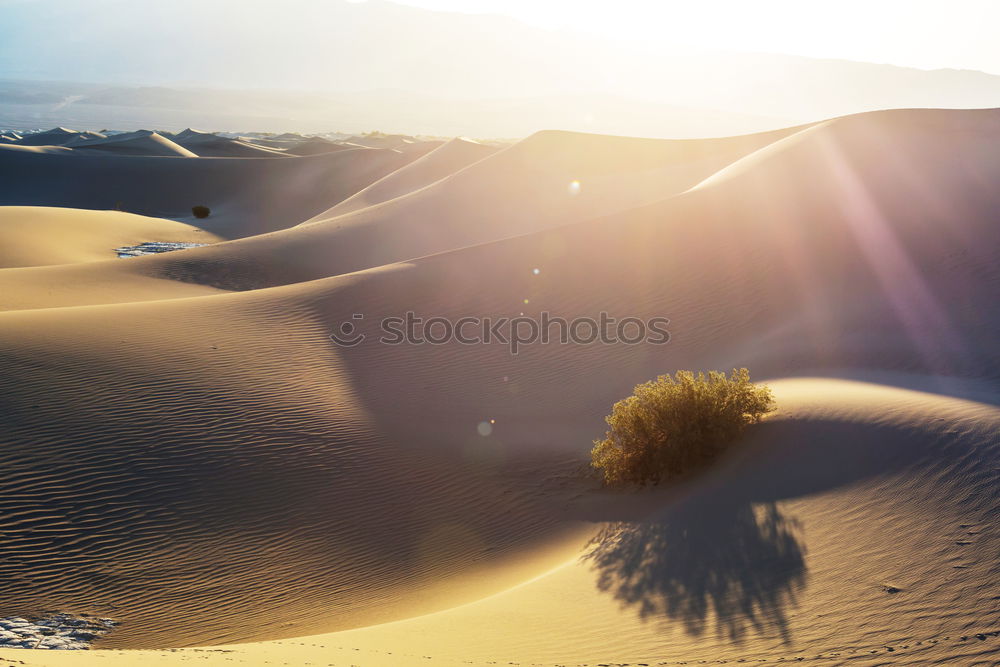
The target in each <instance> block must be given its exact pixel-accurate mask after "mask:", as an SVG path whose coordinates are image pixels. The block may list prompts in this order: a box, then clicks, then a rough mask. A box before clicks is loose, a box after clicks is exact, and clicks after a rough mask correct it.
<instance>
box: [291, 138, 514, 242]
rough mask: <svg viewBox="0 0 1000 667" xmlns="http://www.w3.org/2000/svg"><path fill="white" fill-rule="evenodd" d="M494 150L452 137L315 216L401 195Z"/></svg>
mask: <svg viewBox="0 0 1000 667" xmlns="http://www.w3.org/2000/svg"><path fill="white" fill-rule="evenodd" d="M496 151H497V149H496V147H494V146H486V145H483V144H479V143H476V142H475V141H469V140H468V139H452V140H451V141H449V142H447V143H445V144H443V145H441V146H440V147H438V148H435V149H434V150H432V151H431V152H429V153H427V154H426V155H424V156H422V157H420V158H418V159H416V160H414V161H413V162H411V163H410V164H408V165H406V166H405V167H402V168H401V169H397V170H396V171H394V172H392V173H391V174H389V175H388V176H386V177H385V178H382V179H380V180H378V181H376V182H375V183H372V184H371V185H369V186H368V187H367V188H365V189H364V190H362V191H361V192H358V193H357V194H355V195H352V196H351V197H348V198H347V199H345V200H344V201H342V202H340V203H339V204H337V205H336V206H334V207H333V208H330V209H328V210H326V211H324V212H323V213H321V214H320V215H319V216H317V219H318V220H327V219H330V218H332V217H335V216H338V215H344V214H345V213H351V212H352V211H357V210H359V209H362V208H367V207H369V206H374V205H375V204H381V203H382V202H386V201H389V200H390V199H395V198H396V197H402V196H403V195H405V194H408V193H410V192H413V191H414V190H419V189H420V188H423V187H426V186H428V185H431V184H432V183H435V182H437V181H439V180H441V179H442V178H444V177H446V176H449V175H451V174H453V173H455V172H456V171H458V170H460V169H462V168H464V167H466V166H468V165H470V164H472V163H474V162H477V161H479V160H482V159H483V158H485V157H487V156H489V155H492V154H493V153H495V152H496ZM315 221H316V220H307V221H305V222H304V223H302V224H311V223H313V222H315Z"/></svg>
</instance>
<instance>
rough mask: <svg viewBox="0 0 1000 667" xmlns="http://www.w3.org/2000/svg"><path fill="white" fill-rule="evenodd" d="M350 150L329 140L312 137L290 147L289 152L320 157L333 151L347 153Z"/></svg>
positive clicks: (348, 147)
mask: <svg viewBox="0 0 1000 667" xmlns="http://www.w3.org/2000/svg"><path fill="white" fill-rule="evenodd" d="M350 148H351V147H350V146H345V145H344V144H339V143H337V142H335V141H330V140H329V139H324V138H322V137H312V138H310V139H306V140H304V141H298V142H295V143H293V144H292V145H291V146H289V147H288V152H289V153H291V154H292V155H318V154H320V153H332V152H333V151H345V150H349V149H350Z"/></svg>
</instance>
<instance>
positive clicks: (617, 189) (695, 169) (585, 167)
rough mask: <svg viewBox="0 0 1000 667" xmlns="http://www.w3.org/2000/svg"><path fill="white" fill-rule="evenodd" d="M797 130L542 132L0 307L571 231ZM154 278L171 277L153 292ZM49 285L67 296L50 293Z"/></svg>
mask: <svg viewBox="0 0 1000 667" xmlns="http://www.w3.org/2000/svg"><path fill="white" fill-rule="evenodd" d="M793 131H794V129H792V130H784V131H780V132H773V133H766V134H762V135H750V136H747V137H736V138H733V139H711V140H705V141H703V142H702V141H664V140H645V139H634V138H622V137H601V136H596V135H581V134H575V133H562V132H547V133H540V134H538V135H535V136H533V137H531V138H529V139H527V140H525V141H524V142H522V143H521V144H518V145H516V146H514V147H512V148H510V149H508V150H506V151H501V152H499V153H495V154H494V155H492V156H488V157H487V158H485V159H483V160H480V161H479V162H477V163H475V164H473V165H470V166H469V167H467V168H465V169H460V170H459V171H458V172H457V173H456V174H455V175H454V176H452V177H446V178H445V179H443V180H440V181H438V182H436V183H434V184H432V185H431V186H428V187H425V188H422V189H420V190H418V191H415V192H413V193H411V194H409V195H403V196H400V197H397V198H396V199H394V200H392V201H389V202H385V203H383V204H382V205H376V206H372V207H368V208H366V209H361V210H359V211H356V212H355V213H352V214H349V215H347V216H337V215H336V214H332V217H329V218H327V214H326V213H324V214H321V215H319V216H316V218H314V221H317V222H315V224H309V225H303V226H300V227H298V228H295V229H289V230H287V231H286V232H281V233H275V234H265V235H261V236H258V237H252V238H246V239H243V240H241V241H240V242H238V243H229V244H224V245H222V246H220V247H219V249H218V250H216V251H209V249H207V248H196V249H192V250H187V251H185V252H184V254H183V255H177V254H173V255H170V254H166V255H162V256H158V257H149V258H142V259H141V260H138V261H137V262H135V263H132V264H130V265H129V267H128V269H127V270H126V269H123V268H122V267H119V266H101V267H91V268H86V267H75V268H67V267H60V268H59V269H53V270H51V271H49V270H32V271H25V272H18V273H15V272H11V273H7V274H2V275H0V285H5V286H7V287H9V288H10V289H2V290H0V294H6V295H8V296H7V297H6V298H2V297H0V307H2V308H4V309H10V308H23V307H36V308H38V307H51V306H63V305H71V304H72V305H77V304H94V303H107V302H121V301H126V300H136V299H138V300H145V299H163V298H171V297H172V296H176V295H179V292H180V293H181V295H182V294H183V293H187V292H185V290H186V288H185V287H184V286H183V283H195V284H200V285H206V286H211V287H214V288H220V289H237V290H245V289H250V288H254V287H265V286H271V285H280V284H287V283H291V282H298V281H303V280H311V279H315V278H320V277H326V276H330V275H337V274H341V273H346V272H349V271H354V270H358V269H365V268H369V267H372V266H378V265H382V264H386V263H389V262H393V261H399V260H403V259H409V258H411V257H416V256H421V255H427V254H431V253H434V252H441V251H444V250H449V249H452V248H454V247H462V246H466V245H471V244H474V243H481V242H485V241H491V240H494V239H498V238H505V237H509V236H514V235H517V234H519V233H525V232H530V231H534V230H536V229H540V228H544V227H551V226H558V225H564V224H569V223H573V222H578V221H580V220H585V219H587V218H591V217H593V216H595V215H598V214H600V213H602V212H605V213H610V212H617V211H623V210H627V209H629V208H632V207H634V206H636V205H638V204H641V203H646V202H649V201H656V200H660V199H663V198H665V197H669V196H670V195H672V194H674V193H676V192H679V191H681V190H683V189H685V188H687V187H690V186H691V185H694V184H695V183H698V182H699V181H701V180H702V179H704V178H705V177H707V176H708V175H710V174H711V173H714V172H715V171H716V170H717V169H719V168H721V167H723V166H725V165H728V164H730V163H731V161H732V160H735V159H738V158H739V157H741V156H743V155H745V154H747V153H748V152H751V151H753V150H754V149H755V148H757V147H760V146H764V145H767V144H768V143H769V142H771V141H773V140H775V139H778V138H781V137H783V136H786V135H788V134H789V133H791V132H793ZM369 150H373V149H364V151H361V152H367V151H369ZM459 152H462V153H465V152H470V151H467V150H466V148H465V147H463V146H462V145H461V144H456V145H455V146H453V147H452V148H449V149H447V150H445V151H444V153H443V154H442V156H441V157H442V158H443V159H441V160H440V161H439V160H438V159H433V160H430V162H429V163H427V164H425V165H424V166H423V167H420V168H419V169H417V170H416V171H415V172H413V173H410V172H409V170H406V171H404V172H403V173H401V174H400V175H399V178H398V179H395V178H393V179H390V183H389V184H388V185H387V186H386V187H392V188H402V187H404V186H405V187H409V185H408V184H413V181H414V180H416V177H420V179H423V178H426V177H427V176H428V175H429V174H434V172H436V171H437V169H438V168H439V166H440V163H442V162H443V163H449V164H450V163H452V160H453V158H452V157H449V156H450V155H454V154H455V153H459ZM344 153H345V154H346V153H347V151H345V152H344ZM322 157H324V156H316V157H313V158H308V159H314V160H315V159H320V158H322ZM428 157H430V156H428ZM455 166H457V165H455ZM574 175H576V176H581V177H582V178H583V182H584V185H581V189H580V190H579V191H577V190H575V189H573V190H571V189H570V185H571V184H572V182H573V181H572V177H573V176H574ZM393 184H395V185H393ZM281 191H282V192H284V191H286V190H281ZM271 195H272V196H271V198H270V199H268V201H269V202H272V199H273V198H274V196H273V192H272V193H271ZM261 196H262V197H263V196H264V195H263V194H261ZM272 206H273V202H272ZM214 210H215V209H214V207H213V211H214ZM215 218H216V214H215V213H213V218H210V219H209V221H208V222H209V223H210V224H208V225H206V228H207V229H209V230H212V231H217V230H218V229H219V227H218V223H213V222H212V220H214V219H215ZM186 221H187V222H192V223H194V224H201V223H200V222H195V221H193V219H191V218H188V219H187V220H186ZM127 272H135V273H136V282H137V285H135V286H133V287H132V288H129V289H125V288H126V286H128V285H129V282H128V277H127V275H126V273H127ZM151 278H166V279H175V280H171V282H170V283H169V284H166V285H162V286H160V285H157V284H156V283H155V282H153V281H151V280H150V279H151ZM177 281H180V283H178V282H177ZM53 284H64V285H66V289H63V290H52V289H50V287H51V285H53ZM40 285H45V289H40V288H39V286H40ZM30 304H34V306H31V305H30Z"/></svg>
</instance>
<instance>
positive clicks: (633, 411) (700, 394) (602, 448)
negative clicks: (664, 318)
mask: <svg viewBox="0 0 1000 667" xmlns="http://www.w3.org/2000/svg"><path fill="white" fill-rule="evenodd" d="M773 409H774V398H773V396H772V394H771V390H770V389H768V388H767V387H766V386H757V385H755V384H753V383H752V382H750V371H748V370H747V369H745V368H740V369H734V370H733V372H732V374H731V375H730V376H729V377H726V374H725V373H721V372H718V371H711V372H709V373H708V375H705V374H704V373H698V374H697V375H695V374H694V373H692V372H691V371H677V373H675V374H674V376H673V377H671V376H670V375H661V376H660V377H658V378H656V380H653V381H650V382H646V383H644V384H640V385H638V386H636V388H635V391H634V392H633V394H632V395H631V396H629V397H628V398H626V399H624V400H621V401H618V402H617V403H615V405H614V407H613V408H612V410H611V414H610V415H609V416H608V417H606V418H605V421H606V422H607V423H608V426H609V430H608V432H607V433H606V434H605V436H604V439H603V440H595V441H594V448H593V450H591V453H590V457H591V465H592V466H593V467H594V468H596V469H597V470H600V471H601V472H603V474H604V481H605V482H606V483H607V484H609V485H613V486H622V485H628V484H638V485H644V484H657V483H659V482H660V481H661V480H663V479H666V478H668V477H673V476H676V475H681V474H684V473H686V472H689V471H692V470H695V469H697V468H699V467H701V466H702V465H704V464H705V463H706V462H707V461H709V460H711V459H712V458H713V457H714V456H715V455H716V454H718V452H719V451H720V450H721V449H722V447H723V446H724V445H726V444H728V443H730V442H732V441H733V440H735V439H736V438H738V437H739V436H740V435H741V434H742V433H743V430H744V429H745V428H746V427H747V425H748V424H752V423H755V422H757V421H760V418H761V417H762V416H764V415H765V414H767V413H768V412H771V411H772V410H773Z"/></svg>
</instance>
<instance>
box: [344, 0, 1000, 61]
mask: <svg viewBox="0 0 1000 667" xmlns="http://www.w3.org/2000/svg"><path fill="white" fill-rule="evenodd" d="M362 1H363V0H362ZM396 1H397V2H400V3H401V4H407V5H412V6H416V7H423V8H426V9H438V10H445V11H458V12H466V13H493V14H501V15H506V16H510V17H513V18H516V19H519V20H521V21H524V22H525V23H529V24H532V25H535V26H540V27H546V28H554V29H566V30H573V31H581V32H589V33H595V34H598V35H601V36H603V37H607V38H611V39H616V40H622V41H627V42H633V43H645V44H646V45H652V46H656V45H661V44H666V43H673V44H687V45H693V46H700V47H705V48H712V49H726V50H732V51H754V52H765V53H788V54H795V55H803V56H812V57H819V58H842V59H846V60H860V61H865V62H874V63H888V64H893V65H902V66H906V67H918V68H921V69H939V68H955V69H974V70H980V71H984V72H990V73H993V74H1000V40H998V36H997V28H998V26H1000V0H823V1H822V2H820V1H817V0H685V1H683V2H681V1H677V0H613V1H611V2H608V1H596V0H396Z"/></svg>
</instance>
